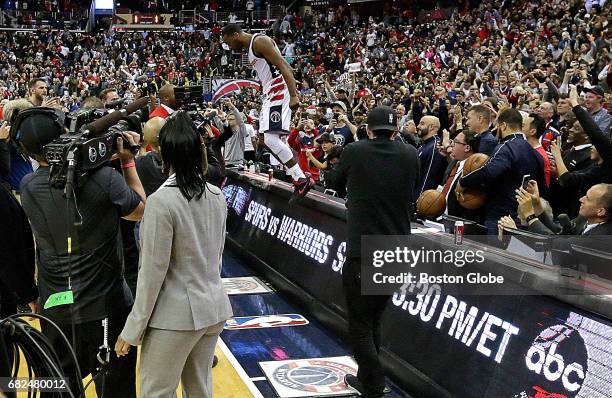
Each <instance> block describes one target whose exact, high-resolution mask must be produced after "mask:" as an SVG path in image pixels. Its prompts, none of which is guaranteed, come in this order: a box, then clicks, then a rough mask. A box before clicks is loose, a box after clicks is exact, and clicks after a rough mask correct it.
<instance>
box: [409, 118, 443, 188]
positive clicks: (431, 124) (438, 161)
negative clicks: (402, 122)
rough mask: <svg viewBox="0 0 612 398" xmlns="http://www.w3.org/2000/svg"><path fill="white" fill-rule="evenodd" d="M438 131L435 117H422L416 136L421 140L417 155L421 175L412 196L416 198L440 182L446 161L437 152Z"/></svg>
mask: <svg viewBox="0 0 612 398" xmlns="http://www.w3.org/2000/svg"><path fill="white" fill-rule="evenodd" d="M438 131H440V120H439V119H438V118H437V117H435V116H423V118H421V121H420V122H419V125H418V127H417V134H418V135H419V138H420V139H421V146H420V147H419V151H418V155H419V162H420V165H421V175H420V178H419V181H418V183H417V185H416V187H415V192H414V196H415V198H418V197H419V196H420V195H421V194H422V193H423V192H424V191H427V190H428V189H436V188H437V187H438V185H440V183H441V182H442V177H443V176H444V170H445V168H446V160H445V159H444V156H442V155H441V154H440V152H438V146H439V145H440V144H441V141H442V140H441V139H440V137H439V136H438Z"/></svg>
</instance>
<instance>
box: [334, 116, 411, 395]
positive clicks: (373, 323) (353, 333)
mask: <svg viewBox="0 0 612 398" xmlns="http://www.w3.org/2000/svg"><path fill="white" fill-rule="evenodd" d="M397 131H398V128H397V116H396V114H395V112H394V111H393V110H392V109H391V108H390V107H387V106H381V107H377V108H374V109H373V110H372V111H370V113H369V115H368V137H369V138H370V139H368V140H362V141H358V142H355V143H352V144H349V145H347V146H346V148H345V149H344V151H343V153H342V156H341V157H340V162H339V163H338V164H337V165H336V167H335V168H334V169H333V170H331V171H330V172H329V173H327V175H326V177H325V178H326V181H327V183H328V185H330V186H331V187H332V188H333V189H335V190H341V189H342V188H344V187H346V188H347V193H348V194H347V196H348V201H347V204H346V207H347V208H348V217H347V225H348V242H347V243H348V258H347V261H346V263H345V264H344V268H343V270H342V280H343V286H344V294H345V298H346V302H347V307H348V318H349V334H350V342H351V346H352V348H353V355H354V357H355V360H356V361H357V363H358V364H359V371H358V374H357V377H355V376H353V375H347V376H346V378H345V382H346V383H347V385H348V386H350V387H353V388H355V389H356V390H358V391H359V392H360V393H361V395H362V396H363V397H369V398H372V397H382V396H383V394H384V392H386V391H385V378H384V374H383V371H382V368H381V365H380V362H379V359H378V351H379V346H380V318H381V315H382V312H383V310H384V308H385V304H386V302H387V300H388V298H389V297H388V296H365V295H362V294H361V281H360V278H361V276H360V274H361V272H360V267H361V259H360V256H361V236H362V235H408V234H410V215H411V213H412V208H413V203H414V199H415V198H414V187H415V184H416V182H417V179H418V177H419V161H418V156H417V153H416V149H415V148H414V147H412V146H410V145H405V144H404V143H402V142H401V141H400V140H394V139H393V138H394V137H395V135H396V134H397Z"/></svg>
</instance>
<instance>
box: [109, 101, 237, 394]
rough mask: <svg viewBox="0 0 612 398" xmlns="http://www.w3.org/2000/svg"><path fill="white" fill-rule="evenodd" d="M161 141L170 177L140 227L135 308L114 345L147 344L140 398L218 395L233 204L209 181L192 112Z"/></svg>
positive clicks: (178, 118) (173, 120) (179, 116)
mask: <svg viewBox="0 0 612 398" xmlns="http://www.w3.org/2000/svg"><path fill="white" fill-rule="evenodd" d="M159 144H160V150H161V157H162V160H163V163H164V169H165V170H166V171H167V172H168V173H169V175H170V176H169V178H168V180H167V181H166V182H165V183H164V184H163V185H162V186H161V187H160V188H159V189H158V190H157V191H156V192H155V193H154V194H153V195H151V196H149V197H148V198H147V206H146V209H145V214H144V217H143V220H142V225H141V227H140V244H141V252H140V270H139V273H138V287H137V289H136V299H135V302H134V307H133V308H132V312H131V313H130V315H129V317H128V319H127V321H126V323H125V327H124V328H123V331H122V332H121V334H120V336H119V338H118V340H117V343H116V345H115V351H116V353H117V355H119V356H121V355H125V354H127V353H128V351H129V349H130V346H137V345H140V344H142V348H141V357H140V396H141V397H146V398H156V397H159V398H162V397H163V398H166V397H173V396H174V393H175V391H176V388H177V386H178V384H179V380H180V381H182V383H183V389H184V392H185V394H186V397H198V398H200V397H212V376H211V366H212V361H213V355H214V350H215V345H216V342H217V339H218V337H219V334H220V333H221V330H222V329H223V325H224V323H225V321H226V320H227V319H228V318H230V317H231V316H232V309H231V306H230V302H229V298H228V297H227V294H226V293H225V290H224V289H223V285H222V283H221V275H220V271H221V257H222V254H223V245H224V242H225V219H226V215H227V206H226V202H225V198H224V196H223V194H222V193H221V190H220V189H219V188H217V187H216V186H214V185H211V184H208V183H206V179H205V175H206V163H205V162H206V160H205V159H206V156H204V154H203V152H204V151H205V149H204V146H203V144H202V141H201V139H200V135H199V134H198V132H197V130H196V127H195V125H194V123H193V121H192V120H191V118H190V117H189V115H188V114H187V113H185V112H177V113H175V114H174V115H172V116H171V117H170V118H168V119H167V122H166V124H165V125H164V127H163V128H162V130H161V131H160V133H159Z"/></svg>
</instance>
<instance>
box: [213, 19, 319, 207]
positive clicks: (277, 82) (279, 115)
mask: <svg viewBox="0 0 612 398" xmlns="http://www.w3.org/2000/svg"><path fill="white" fill-rule="evenodd" d="M222 35H223V41H224V42H225V43H227V44H228V45H229V46H230V47H231V48H232V50H234V51H238V52H241V51H243V50H244V49H245V48H248V54H249V63H250V64H251V67H253V69H255V71H256V72H257V77H258V78H259V80H260V81H261V85H262V94H263V95H264V99H263V104H262V106H261V112H260V114H259V124H260V131H263V133H264V143H265V144H266V146H267V147H268V148H269V149H270V151H272V153H273V154H274V155H275V156H276V157H277V158H278V159H279V160H280V161H281V162H282V163H283V164H284V165H285V166H287V169H288V173H289V175H291V177H292V178H293V183H294V184H295V192H294V197H293V199H295V198H298V197H303V196H305V195H306V193H307V192H308V191H309V190H310V188H312V187H313V186H314V184H315V181H314V180H313V179H312V178H311V177H310V176H306V175H304V172H303V171H302V170H301V169H300V166H299V165H298V162H297V160H296V159H295V158H294V157H293V152H292V151H291V148H289V146H288V145H287V144H286V143H284V142H283V141H281V139H280V135H282V134H289V124H290V123H291V111H292V110H295V109H298V108H299V106H300V99H299V97H298V93H297V87H296V83H295V78H294V77H293V72H292V71H291V67H290V66H289V64H288V63H287V61H285V59H284V58H283V56H282V55H281V53H280V51H279V49H278V47H277V46H276V43H275V42H274V40H272V39H271V38H270V37H268V36H266V35H264V34H259V33H258V34H255V35H251V34H249V33H245V32H243V31H242V29H241V28H240V26H239V25H236V24H227V25H225V27H224V28H223V31H222Z"/></svg>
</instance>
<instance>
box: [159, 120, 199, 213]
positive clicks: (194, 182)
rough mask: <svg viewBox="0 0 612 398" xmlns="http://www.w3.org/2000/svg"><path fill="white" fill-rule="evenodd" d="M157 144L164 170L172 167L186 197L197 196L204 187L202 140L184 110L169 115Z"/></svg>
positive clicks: (177, 182)
mask: <svg viewBox="0 0 612 398" xmlns="http://www.w3.org/2000/svg"><path fill="white" fill-rule="evenodd" d="M159 147H160V151H161V157H162V160H163V162H164V169H165V170H166V171H168V170H170V168H172V171H173V172H174V173H175V175H176V185H175V186H177V187H178V189H179V190H180V191H181V193H182V194H183V196H184V197H185V199H187V200H188V201H190V200H191V199H193V198H194V197H195V198H197V199H200V198H201V197H202V194H203V193H204V189H205V188H206V172H205V170H204V168H205V165H204V164H203V161H204V160H205V157H204V155H203V146H202V140H201V139H200V134H199V133H198V131H197V129H196V126H195V124H194V123H193V120H191V117H189V115H188V114H187V112H184V111H178V112H176V113H175V114H173V115H172V116H170V117H169V118H168V119H167V121H166V124H165V125H164V127H162V129H161V131H160V132H159Z"/></svg>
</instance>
